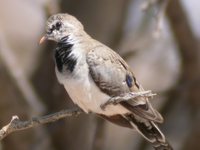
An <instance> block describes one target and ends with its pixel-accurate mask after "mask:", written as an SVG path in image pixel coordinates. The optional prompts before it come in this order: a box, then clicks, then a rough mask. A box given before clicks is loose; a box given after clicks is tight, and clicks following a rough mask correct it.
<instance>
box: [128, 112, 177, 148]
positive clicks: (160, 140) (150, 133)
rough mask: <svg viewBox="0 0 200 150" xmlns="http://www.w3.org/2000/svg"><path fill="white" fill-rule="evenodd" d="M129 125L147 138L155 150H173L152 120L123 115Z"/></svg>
mask: <svg viewBox="0 0 200 150" xmlns="http://www.w3.org/2000/svg"><path fill="white" fill-rule="evenodd" d="M124 117H126V118H127V119H128V120H129V121H130V123H131V125H132V126H133V127H134V128H135V129H136V130H137V131H138V132H139V133H140V134H141V135H142V136H143V137H144V138H145V139H146V140H147V141H149V142H150V143H151V144H152V145H153V147H154V149H155V150H173V148H172V147H171V146H170V144H169V143H168V142H167V140H166V139H165V136H164V134H163V133H162V132H161V131H160V130H159V128H158V127H157V125H156V124H155V123H154V122H153V121H148V120H144V119H143V120H142V119H140V118H137V116H135V115H132V114H131V115H130V114H129V115H125V116H124Z"/></svg>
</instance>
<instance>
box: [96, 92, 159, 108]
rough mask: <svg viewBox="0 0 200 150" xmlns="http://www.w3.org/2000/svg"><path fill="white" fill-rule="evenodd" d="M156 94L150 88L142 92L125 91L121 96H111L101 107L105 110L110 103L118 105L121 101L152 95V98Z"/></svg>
mask: <svg viewBox="0 0 200 150" xmlns="http://www.w3.org/2000/svg"><path fill="white" fill-rule="evenodd" d="M155 95H156V94H154V93H152V91H150V90H148V91H141V92H130V93H125V94H121V95H120V96H115V97H111V98H110V99H109V100H108V101H107V102H105V103H104V104H102V105H101V106H100V107H101V109H102V110H105V108H106V107H107V106H108V105H117V104H119V103H120V102H123V101H129V100H133V99H135V98H138V97H146V98H149V97H150V98H151V97H153V96H155Z"/></svg>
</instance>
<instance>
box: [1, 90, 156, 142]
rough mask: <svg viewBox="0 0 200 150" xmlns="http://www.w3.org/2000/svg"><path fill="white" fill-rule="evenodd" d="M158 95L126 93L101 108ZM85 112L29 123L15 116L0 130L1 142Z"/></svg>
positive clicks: (64, 113)
mask: <svg viewBox="0 0 200 150" xmlns="http://www.w3.org/2000/svg"><path fill="white" fill-rule="evenodd" d="M154 95H156V94H153V93H152V92H151V91H142V92H137V93H133V92H131V93H126V94H123V95H120V96H116V97H112V98H110V99H109V100H108V102H106V103H105V104H103V105H102V106H101V108H102V109H105V107H106V106H107V105H111V104H113V105H116V104H117V103H119V102H122V101H129V100H132V99H134V98H137V97H152V96H154ZM82 112H83V110H81V109H80V108H74V109H70V110H69V109H67V110H62V111H59V112H56V113H54V114H50V115H46V116H42V117H33V118H32V119H30V120H28V121H21V120H20V119H19V117H18V116H13V117H12V119H11V121H10V123H9V124H7V125H6V126H4V127H3V128H2V129H1V130H0V140H2V139H4V138H5V137H6V136H7V135H9V134H11V133H13V132H16V131H21V130H25V129H29V128H33V127H37V126H39V125H42V124H46V123H51V122H55V121H57V120H59V119H62V118H65V117H71V116H77V115H79V114H81V113H82Z"/></svg>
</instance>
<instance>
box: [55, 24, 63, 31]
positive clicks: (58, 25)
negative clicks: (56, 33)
mask: <svg viewBox="0 0 200 150" xmlns="http://www.w3.org/2000/svg"><path fill="white" fill-rule="evenodd" d="M61 25H62V24H61V22H57V23H56V26H55V28H56V30H59V29H60V27H61Z"/></svg>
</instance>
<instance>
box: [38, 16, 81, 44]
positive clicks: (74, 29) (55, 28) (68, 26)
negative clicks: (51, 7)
mask: <svg viewBox="0 0 200 150" xmlns="http://www.w3.org/2000/svg"><path fill="white" fill-rule="evenodd" d="M83 30H84V28H83V25H82V24H81V23H80V22H79V21H78V20H77V19H76V18H75V17H73V16H71V15H69V14H66V13H65V14H55V15H52V16H50V17H49V19H48V20H47V23H46V35H45V36H44V37H42V39H41V40H40V43H42V42H43V41H45V40H53V41H56V42H59V41H60V40H61V39H62V38H64V37H66V36H70V35H73V34H76V33H78V32H82V31H83Z"/></svg>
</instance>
